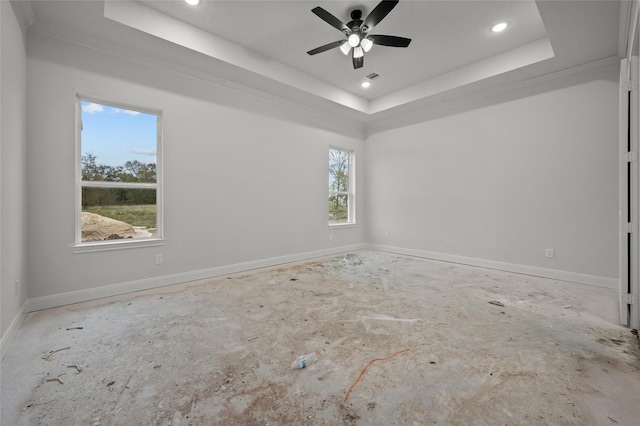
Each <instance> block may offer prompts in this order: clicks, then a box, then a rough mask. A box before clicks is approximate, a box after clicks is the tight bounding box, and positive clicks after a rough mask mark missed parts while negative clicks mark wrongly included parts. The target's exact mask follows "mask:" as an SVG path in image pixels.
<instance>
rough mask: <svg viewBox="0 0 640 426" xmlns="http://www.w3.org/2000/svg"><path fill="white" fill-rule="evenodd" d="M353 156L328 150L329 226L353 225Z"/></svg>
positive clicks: (332, 149)
mask: <svg viewBox="0 0 640 426" xmlns="http://www.w3.org/2000/svg"><path fill="white" fill-rule="evenodd" d="M354 175H355V174H354V154H353V152H352V151H345V150H342V149H337V148H329V225H339V224H348V223H355V208H354V207H355V204H354V200H355V196H354V193H355V185H354Z"/></svg>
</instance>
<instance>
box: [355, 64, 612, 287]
mask: <svg viewBox="0 0 640 426" xmlns="http://www.w3.org/2000/svg"><path fill="white" fill-rule="evenodd" d="M617 82H618V68H617V66H609V67H606V68H600V69H597V70H592V71H588V72H583V73H581V74H578V75H573V76H569V77H564V78H561V79H556V80H552V81H549V82H546V83H540V84H537V85H535V86H532V87H529V88H527V89H523V90H521V91H519V92H518V93H511V94H509V95H507V96H502V98H501V99H497V98H496V99H493V100H487V101H485V103H484V105H481V106H479V107H478V108H476V109H471V110H466V111H463V112H460V113H458V114H455V115H450V116H446V117H441V118H438V119H435V120H432V121H428V122H423V123H420V124H416V125H412V126H408V127H404V128H400V129H396V130H391V131H386V132H383V133H378V134H375V135H372V136H370V137H369V138H368V139H367V142H366V143H367V145H366V157H367V161H366V167H367V171H366V177H365V178H366V180H367V189H368V191H367V193H366V197H365V198H366V206H365V209H366V211H367V241H368V242H370V243H372V244H376V245H381V246H385V247H389V246H395V247H399V248H403V249H407V250H408V251H411V252H414V253H422V254H425V255H428V256H430V257H438V258H442V259H450V260H463V261H465V262H470V263H475V264H480V265H487V266H498V267H509V268H511V269H514V270H521V271H524V272H527V271H534V272H538V273H545V274H547V275H549V273H551V274H550V275H553V273H552V272H553V271H564V272H568V273H570V274H577V275H575V276H576V277H579V278H580V279H585V278H586V279H587V280H591V281H593V282H595V283H604V285H615V278H616V277H617V276H618V270H617V267H618V186H617V185H618V171H617V167H618V148H617V135H618V130H617V126H618V83H617ZM385 232H388V238H385ZM546 248H553V249H555V251H556V257H555V258H553V259H548V258H546V257H545V249H546ZM407 250H405V251H407ZM521 266H523V267H521ZM556 275H558V276H562V274H556ZM585 276H586V277H585ZM600 278H604V279H603V280H601V279H600Z"/></svg>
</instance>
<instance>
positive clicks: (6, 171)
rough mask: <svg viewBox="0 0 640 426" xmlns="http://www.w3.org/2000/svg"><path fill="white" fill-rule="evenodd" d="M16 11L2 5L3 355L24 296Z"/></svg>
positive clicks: (22, 110)
mask: <svg viewBox="0 0 640 426" xmlns="http://www.w3.org/2000/svg"><path fill="white" fill-rule="evenodd" d="M14 8H16V9H15V10H14ZM18 8H19V6H18V5H13V4H12V3H9V2H7V1H1V2H0V20H1V25H0V31H1V34H0V44H1V45H0V99H1V101H0V102H1V105H0V129H1V130H0V173H1V180H0V206H1V207H0V241H1V246H0V296H1V297H0V299H1V302H0V309H1V310H2V313H1V315H0V332H1V334H0V335H1V336H2V340H1V341H2V345H1V347H2V353H3V354H4V352H5V351H6V349H7V347H8V345H6V344H5V342H7V341H10V340H11V337H10V334H11V333H15V331H16V330H17V326H18V325H19V318H20V313H21V311H22V309H23V305H24V303H25V300H26V297H27V292H26V291H25V288H26V258H25V256H26V220H25V216H26V195H25V193H26V140H27V127H26V122H27V109H26V105H27V102H26V31H25V25H24V24H23V20H22V19H21V18H22V16H23V15H22V11H21V10H19V9H18ZM16 280H17V281H18V283H19V287H18V291H17V293H16V288H15V282H16Z"/></svg>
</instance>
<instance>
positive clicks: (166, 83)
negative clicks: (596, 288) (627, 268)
mask: <svg viewBox="0 0 640 426" xmlns="http://www.w3.org/2000/svg"><path fill="white" fill-rule="evenodd" d="M0 4H2V9H1V10H2V86H1V87H2V162H1V165H2V193H1V200H2V209H1V214H2V216H1V217H0V222H1V224H2V228H1V231H2V252H1V260H2V283H1V284H2V285H1V287H2V288H1V290H2V336H3V342H4V340H5V338H6V337H7V329H8V327H10V324H9V323H11V322H12V321H13V324H16V322H17V320H16V318H17V316H18V314H19V313H20V312H21V307H22V306H24V302H25V300H27V299H26V298H27V297H28V298H29V299H28V300H29V307H28V309H33V308H40V307H46V306H53V305H59V304H64V303H71V302H74V301H78V300H85V299H89V298H92V297H99V296H102V295H109V294H117V293H121V292H126V291H131V290H135V289H139V288H148V287H153V286H156V285H163V284H170V283H173V282H181V281H185V280H187V279H190V278H197V277H198V276H199V275H206V274H208V273H214V272H224V271H228V270H232V269H233V268H234V265H240V266H238V267H239V268H242V267H246V266H256V267H257V266H260V265H261V262H263V261H265V259H266V261H265V262H264V263H265V264H268V263H273V262H277V261H287V260H291V259H294V258H296V257H300V256H301V255H300V254H302V256H304V255H305V254H319V253H330V252H337V251H340V250H341V249H348V248H351V247H355V246H358V245H359V244H362V243H365V242H367V243H371V244H373V245H374V246H378V247H382V248H391V249H397V250H399V251H401V250H405V251H407V252H411V253H417V254H423V255H428V256H434V255H435V257H438V256H440V257H442V258H447V257H449V258H451V256H457V258H459V259H463V260H466V261H469V262H470V263H473V261H474V260H477V261H478V262H479V263H480V264H482V262H484V261H486V262H498V263H500V265H503V266H506V267H513V268H512V269H514V270H516V269H517V267H518V266H522V267H530V268H538V270H539V271H543V272H544V271H564V272H567V273H570V274H576V276H583V277H596V278H598V277H602V278H604V279H609V280H615V278H616V277H617V259H618V253H617V238H618V225H617V223H618V222H617V209H618V204H617V203H618V190H617V179H618V174H617V167H618V163H617V158H618V154H617V153H618V148H617V132H618V130H617V111H618V100H617V99H618V86H617V81H618V74H617V72H618V71H617V67H616V66H611V67H606V68H601V69H596V70H591V71H588V72H583V73H581V74H576V75H571V76H567V77H563V78H557V79H550V80H549V81H547V82H544V83H539V84H537V85H533V86H530V87H528V88H526V89H521V90H520V91H518V92H512V93H510V94H508V95H501V96H500V97H499V98H494V99H487V100H485V101H483V102H481V103H480V104H476V105H466V106H464V110H462V109H461V110H460V111H458V112H457V113H455V114H448V115H446V116H444V114H443V116H442V117H440V118H436V119H431V120H429V121H425V122H423V123H420V124H415V125H411V126H406V127H402V128H398V129H395V130H389V131H385V132H380V133H376V134H373V135H370V136H369V137H367V138H365V137H364V136H363V135H362V132H361V129H360V127H359V125H357V124H354V126H353V127H352V128H347V127H349V126H345V123H344V122H341V123H334V122H333V121H332V120H331V118H328V117H326V116H320V115H315V114H313V113H311V112H309V111H306V112H305V111H303V110H296V109H295V108H292V107H291V106H289V105H288V104H285V103H278V102H277V101H275V100H274V99H273V97H261V96H256V94H255V93H251V92H249V91H243V90H239V89H238V88H237V87H236V88H233V87H227V86H225V85H223V84H214V83H211V82H207V81H205V80H202V79H198V78H193V77H187V76H184V75H181V74H179V73H175V72H169V71H166V70H165V71H163V70H162V69H161V68H159V67H155V66H148V65H145V64H143V63H140V62H138V61H132V60H128V59H125V58H124V57H120V56H113V55H110V54H107V53H105V52H101V51H97V50H93V49H89V48H86V47H82V46H78V45H75V44H71V43H66V42H63V41H60V40H57V39H53V38H48V37H46V36H43V35H41V34H38V33H30V34H29V38H28V49H27V51H28V52H29V55H28V57H27V58H26V59H25V36H24V30H23V29H21V27H20V25H18V21H19V19H17V17H16V14H15V13H14V11H13V9H12V7H11V6H10V4H9V3H7V2H0ZM25 68H26V79H25ZM25 80H26V81H25ZM27 83H28V84H27ZM26 88H28V89H26ZM25 90H26V96H25ZM76 93H80V94H83V95H87V96H95V97H101V98H105V99H113V100H116V101H119V102H124V103H129V104H132V105H137V106H141V107H150V108H157V109H161V110H162V111H163V118H164V171H165V175H164V176H165V192H164V197H165V202H166V204H165V210H164V219H165V220H164V224H165V236H166V238H167V241H166V245H165V246H163V247H155V248H137V249H130V250H120V251H107V252H98V253H80V254H74V253H72V251H71V250H70V245H72V243H73V241H74V209H75V206H74V202H75V201H74V200H75V189H74V161H75V149H76V148H75V143H76V141H75V134H74V123H75V117H74V110H75V95H76ZM27 110H28V116H27V112H26V111H27ZM27 121H28V134H27V131H26V128H27ZM334 125H335V129H334V128H333V127H334ZM338 129H339V130H338ZM359 129H360V130H359ZM27 136H28V137H27ZM330 145H333V146H339V147H344V148H348V149H355V150H356V153H357V155H358V168H357V170H358V176H357V185H358V199H357V202H358V210H357V211H358V217H357V221H358V224H357V225H356V226H354V227H348V228H343V229H332V230H330V229H329V228H328V227H327V225H326V198H325V197H324V196H322V195H320V196H318V194H323V193H326V191H327V161H326V160H327V149H328V147H329V146H330ZM25 146H26V148H25ZM25 150H26V151H25ZM27 164H28V167H27ZM27 171H28V172H27ZM27 178H28V179H27ZM25 182H27V183H25ZM25 194H27V195H26V196H25ZM26 205H28V207H29V208H28V210H27V209H26ZM25 215H26V222H25ZM365 219H366V222H365ZM27 225H28V232H26V229H27ZM385 233H388V238H385ZM329 234H331V235H332V237H333V238H332V240H330V239H329ZM25 247H26V251H27V256H25ZM545 248H554V249H555V250H556V257H555V258H554V259H546V258H545V257H544V250H545ZM156 253H161V254H163V256H164V264H162V265H155V254H156ZM25 259H28V265H27V266H28V272H27V269H26V267H25V263H26V260H25ZM228 267H230V269H229V268H228ZM225 268H227V269H225ZM16 279H17V280H19V281H20V282H21V283H23V289H22V290H21V291H20V292H19V294H18V295H17V296H16V295H15V294H14V282H15V280H16ZM27 282H28V294H27V292H26V290H25V289H24V285H25V283H27Z"/></svg>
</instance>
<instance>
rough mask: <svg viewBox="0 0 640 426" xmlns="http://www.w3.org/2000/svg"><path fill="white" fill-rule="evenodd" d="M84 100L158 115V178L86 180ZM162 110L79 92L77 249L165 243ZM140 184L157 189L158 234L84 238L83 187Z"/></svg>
mask: <svg viewBox="0 0 640 426" xmlns="http://www.w3.org/2000/svg"><path fill="white" fill-rule="evenodd" d="M82 102H92V103H97V104H100V105H105V106H109V107H114V108H121V109H126V110H131V111H139V112H141V113H145V114H152V115H155V116H156V118H157V120H156V125H157V127H156V182H155V183H141V182H108V181H83V180H82ZM162 118H163V117H162V111H161V110H159V109H153V108H147V107H141V106H137V105H131V104H127V103H123V102H118V101H112V100H110V99H104V98H99V97H95V96H86V95H81V94H76V101H75V121H76V128H75V133H76V135H75V136H76V137H75V139H76V147H75V148H76V149H75V150H76V153H75V154H76V155H75V207H74V211H75V241H74V243H73V244H72V245H71V246H70V248H71V251H72V252H73V253H84V252H93V251H105V250H118V249H130V248H137V247H151V246H161V245H165V238H164V226H163V164H162V140H163V138H162ZM86 187H92V188H140V189H155V191H156V235H155V236H153V237H147V238H136V239H132V238H127V239H121V240H108V241H85V242H83V241H82V188H86Z"/></svg>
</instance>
